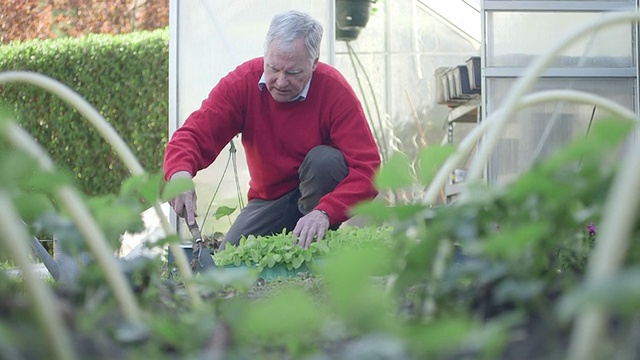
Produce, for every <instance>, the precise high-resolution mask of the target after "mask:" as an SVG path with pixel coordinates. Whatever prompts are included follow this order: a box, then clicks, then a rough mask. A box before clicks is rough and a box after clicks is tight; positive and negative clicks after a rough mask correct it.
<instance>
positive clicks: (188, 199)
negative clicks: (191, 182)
mask: <svg viewBox="0 0 640 360" xmlns="http://www.w3.org/2000/svg"><path fill="white" fill-rule="evenodd" d="M176 178H185V179H191V178H192V177H191V174H189V172H187V171H178V172H177V173H175V174H173V175H171V180H173V179H176ZM197 199H198V197H197V196H196V191H195V190H193V189H191V190H188V191H185V192H183V193H182V194H180V195H178V196H176V197H175V198H173V199H171V200H169V205H171V207H172V208H173V211H175V212H176V214H178V216H180V217H181V218H184V219H186V220H187V224H189V225H192V224H194V223H195V222H196V216H197V215H196V200H197Z"/></svg>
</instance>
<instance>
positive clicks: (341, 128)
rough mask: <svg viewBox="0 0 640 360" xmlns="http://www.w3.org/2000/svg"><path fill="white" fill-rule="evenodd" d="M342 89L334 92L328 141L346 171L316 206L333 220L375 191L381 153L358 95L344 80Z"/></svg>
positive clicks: (341, 219) (345, 215)
mask: <svg viewBox="0 0 640 360" xmlns="http://www.w3.org/2000/svg"><path fill="white" fill-rule="evenodd" d="M343 90H344V91H336V92H329V93H332V94H335V95H334V96H335V99H334V100H333V101H335V106H334V107H333V108H334V110H333V111H332V112H331V120H330V124H331V125H330V128H329V137H330V142H331V143H332V145H333V146H334V147H336V148H337V149H338V150H340V152H341V153H342V155H343V156H344V159H345V162H346V164H347V167H348V170H349V173H348V174H347V177H346V178H345V179H343V180H342V181H341V182H340V183H339V184H338V186H336V188H335V189H334V190H333V191H332V192H330V193H329V194H327V195H325V196H324V197H322V198H321V199H320V202H319V204H318V206H317V207H316V208H317V209H321V210H324V211H326V212H327V215H328V216H329V219H330V220H331V223H332V224H335V223H341V222H344V221H346V220H347V219H349V217H350V216H351V214H350V213H349V212H350V210H351V208H352V207H353V206H354V205H357V204H358V203H360V202H362V201H365V200H370V199H372V198H374V197H375V196H376V195H377V194H378V191H377V189H376V188H375V186H374V184H373V177H374V175H375V173H376V171H377V170H378V168H379V166H380V153H379V150H378V146H377V144H376V142H375V140H374V138H373V135H372V133H371V129H370V127H369V124H368V122H367V119H366V117H365V115H364V112H363V110H362V106H361V104H360V101H359V99H358V98H357V97H356V95H355V93H354V92H353V90H352V89H351V87H349V86H348V84H347V83H346V80H345V81H344V87H343Z"/></svg>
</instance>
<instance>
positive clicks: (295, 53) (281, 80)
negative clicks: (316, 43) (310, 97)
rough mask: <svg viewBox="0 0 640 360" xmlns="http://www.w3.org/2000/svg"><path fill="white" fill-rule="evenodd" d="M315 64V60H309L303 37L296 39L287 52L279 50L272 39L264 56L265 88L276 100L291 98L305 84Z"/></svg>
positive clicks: (282, 100)
mask: <svg viewBox="0 0 640 360" xmlns="http://www.w3.org/2000/svg"><path fill="white" fill-rule="evenodd" d="M316 64H317V60H316V61H314V62H313V64H312V63H311V61H309V55H308V52H307V48H306V47H305V45H304V39H302V38H299V39H296V40H295V42H294V46H293V50H292V51H290V52H288V53H282V52H279V51H278V49H277V40H274V41H273V42H272V43H271V44H270V45H269V48H268V49H267V53H266V55H265V57H264V74H265V77H266V79H267V90H269V93H270V94H271V96H272V97H273V99H274V100H275V101H277V102H288V101H291V100H293V99H294V98H296V97H297V96H298V95H300V92H302V89H303V88H304V87H305V85H307V82H308V81H309V79H310V78H311V74H312V73H313V71H314V70H315V68H316Z"/></svg>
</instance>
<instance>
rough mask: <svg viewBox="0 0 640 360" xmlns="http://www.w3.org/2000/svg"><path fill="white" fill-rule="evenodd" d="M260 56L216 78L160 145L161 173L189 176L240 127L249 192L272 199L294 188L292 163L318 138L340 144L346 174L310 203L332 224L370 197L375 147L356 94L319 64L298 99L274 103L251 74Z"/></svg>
mask: <svg viewBox="0 0 640 360" xmlns="http://www.w3.org/2000/svg"><path fill="white" fill-rule="evenodd" d="M263 71H264V67H263V59H262V58H256V59H253V60H250V61H247V62H245V63H244V64H241V65H240V66H238V67H237V68H236V69H235V70H233V71H232V72H230V73H229V74H228V75H227V76H225V77H224V78H222V79H221V80H220V82H219V83H218V85H216V86H215V87H214V88H213V89H212V90H211V92H210V93H209V97H208V98H207V99H205V100H204V101H203V102H202V105H201V107H200V109H198V110H196V111H194V112H193V113H192V114H191V115H190V116H189V117H188V118H187V120H186V121H185V123H184V125H183V126H181V127H180V128H179V129H178V130H177V131H176V132H175V133H174V134H173V137H172V138H171V140H170V141H169V144H168V145H167V148H166V153H165V160H164V174H165V179H167V180H168V179H169V178H170V177H171V175H173V174H174V173H176V172H177V171H180V170H186V171H188V172H189V173H191V174H192V175H195V174H196V172H197V171H199V170H201V169H204V168H206V167H208V166H209V165H211V163H212V162H213V161H214V160H215V159H216V157H217V156H218V154H220V152H221V151H222V149H223V148H224V146H225V145H226V144H227V143H229V141H231V139H232V138H233V137H234V136H235V135H237V134H242V135H241V136H242V144H243V146H244V149H245V153H246V157H247V164H248V167H249V173H250V176H251V180H250V182H249V187H250V188H249V193H248V198H249V200H251V199H265V200H273V199H276V198H279V197H280V196H282V195H284V194H286V193H288V192H290V191H292V190H293V189H295V188H296V187H297V186H298V184H299V183H300V180H299V178H298V167H299V166H300V164H301V163H302V161H303V160H304V157H305V156H306V154H307V153H308V152H309V150H311V149H312V148H313V147H315V146H317V145H323V144H324V145H328V146H332V147H335V148H337V149H338V150H340V151H341V152H342V154H343V156H344V158H345V161H346V163H347V166H348V168H349V174H348V175H347V177H346V178H345V179H344V180H343V181H342V182H340V184H338V186H337V187H336V188H335V190H334V191H333V192H331V193H329V194H327V195H325V196H324V197H323V198H322V199H320V203H319V204H318V206H317V207H316V209H321V210H324V211H326V212H327V214H328V215H329V218H330V219H331V223H332V224H334V223H338V222H343V221H345V220H347V219H348V218H349V216H348V211H349V209H350V208H351V207H352V206H353V205H355V204H356V203H358V202H360V201H362V200H366V199H370V198H373V197H374V196H375V195H376V194H377V191H376V189H375V188H374V186H373V182H372V178H373V175H374V173H375V171H376V170H377V168H378V167H379V165H380V156H379V153H378V148H377V146H376V143H375V141H374V139H373V136H372V134H371V130H370V128H369V125H368V123H367V120H366V118H365V116H364V113H363V111H362V106H361V105H360V101H359V100H358V98H357V97H356V95H355V93H354V92H353V89H352V88H351V86H350V85H349V84H348V83H347V81H346V80H345V78H344V77H343V76H342V75H341V74H340V73H339V72H338V71H337V70H336V69H334V68H333V67H331V66H329V65H327V64H323V63H319V64H318V66H317V68H316V70H315V71H314V72H313V77H312V80H311V85H310V87H309V92H308V94H307V98H306V99H305V100H304V101H296V102H289V103H279V102H276V101H274V100H273V98H272V97H271V94H269V91H268V90H267V89H266V86H265V88H264V89H263V90H262V91H260V89H259V87H258V81H259V80H260V77H261V75H262V73H263Z"/></svg>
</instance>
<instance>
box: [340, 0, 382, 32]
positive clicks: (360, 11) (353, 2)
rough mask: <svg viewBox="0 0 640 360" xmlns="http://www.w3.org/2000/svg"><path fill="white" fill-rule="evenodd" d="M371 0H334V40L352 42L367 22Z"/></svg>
mask: <svg viewBox="0 0 640 360" xmlns="http://www.w3.org/2000/svg"><path fill="white" fill-rule="evenodd" d="M373 3H374V1H372V0H336V40H342V41H352V40H355V39H357V38H358V35H359V34H360V31H361V30H362V29H364V27H365V26H366V25H367V23H368V22H369V17H370V16H371V5H372V4H373Z"/></svg>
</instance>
